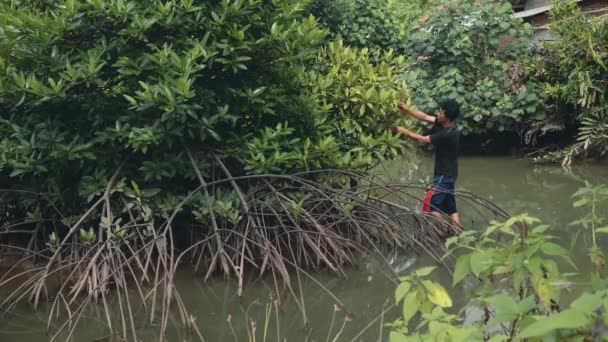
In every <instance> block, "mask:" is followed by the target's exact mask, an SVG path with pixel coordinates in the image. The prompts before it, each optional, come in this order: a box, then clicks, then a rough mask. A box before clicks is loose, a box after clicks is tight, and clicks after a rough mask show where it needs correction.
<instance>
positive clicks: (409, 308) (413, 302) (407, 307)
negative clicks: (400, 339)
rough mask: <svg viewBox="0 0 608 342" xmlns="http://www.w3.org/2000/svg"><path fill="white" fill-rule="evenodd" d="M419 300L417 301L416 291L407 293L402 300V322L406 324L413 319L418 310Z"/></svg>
mask: <svg viewBox="0 0 608 342" xmlns="http://www.w3.org/2000/svg"><path fill="white" fill-rule="evenodd" d="M420 304H421V303H420V300H419V299H418V291H412V292H408V294H407V295H406V296H405V299H404V300H403V320H404V321H405V322H406V323H407V322H409V321H410V319H412V317H414V315H415V314H416V312H418V308H419V307H420Z"/></svg>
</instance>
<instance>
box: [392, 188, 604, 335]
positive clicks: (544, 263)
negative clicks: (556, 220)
mask: <svg viewBox="0 0 608 342" xmlns="http://www.w3.org/2000/svg"><path fill="white" fill-rule="evenodd" d="M573 197H574V198H575V199H576V201H575V202H574V206H576V207H586V208H588V209H589V212H588V214H586V215H585V216H583V217H582V218H581V219H580V220H578V221H576V222H575V224H577V225H581V226H582V227H583V228H586V229H589V230H591V235H592V243H593V244H592V246H591V248H590V259H591V262H592V263H593V265H594V266H595V269H596V271H595V272H593V273H592V274H591V288H590V289H589V290H591V291H590V292H584V291H580V292H581V294H580V295H579V296H578V298H575V299H574V300H572V301H571V302H570V303H564V301H563V300H561V298H560V297H561V296H560V293H561V292H562V289H563V288H564V287H566V286H568V287H570V285H571V284H570V283H569V282H568V281H566V279H567V278H568V276H569V274H567V273H563V272H562V271H561V269H560V268H561V267H560V265H561V266H563V265H564V264H568V265H570V266H571V267H572V268H574V269H577V267H576V265H574V263H573V262H572V260H571V259H570V257H569V251H568V250H567V249H566V248H564V247H562V246H560V244H559V243H558V241H557V240H558V239H557V237H556V236H554V235H552V229H551V227H549V226H547V225H543V224H540V221H539V220H538V219H536V218H533V217H530V216H528V215H518V216H515V217H512V218H511V219H509V220H507V221H506V222H493V223H492V224H491V225H490V226H489V227H488V228H487V229H486V230H485V231H484V232H481V233H477V232H474V231H466V232H464V233H462V234H461V235H459V236H456V237H452V238H450V239H448V241H447V242H446V247H447V248H449V250H448V252H447V254H446V256H448V255H453V253H455V252H458V258H457V261H456V265H455V268H454V273H453V283H452V286H453V287H454V291H458V287H459V286H462V284H463V283H467V286H466V287H467V288H468V293H467V299H466V301H465V303H464V305H463V307H462V309H461V310H460V311H459V313H458V314H450V313H448V312H446V311H444V309H447V308H449V307H451V306H452V300H451V297H450V295H449V294H448V292H447V291H446V290H445V289H444V288H443V287H442V286H441V285H440V284H438V283H437V282H433V281H432V280H430V279H428V276H429V275H430V274H431V272H432V270H433V268H432V267H430V268H428V267H427V268H422V269H419V270H417V271H415V272H414V273H412V274H411V275H409V276H407V277H404V278H402V279H401V281H402V283H401V284H400V285H399V287H398V288H397V289H396V291H395V299H396V302H397V303H398V304H399V303H401V302H403V303H402V306H403V315H402V317H401V318H400V319H398V320H397V321H395V322H394V323H393V324H391V326H392V331H391V341H392V342H399V341H435V340H442V341H512V340H524V339H532V340H536V339H542V340H545V339H554V340H581V341H583V340H586V339H587V338H590V337H594V338H595V337H600V336H601V335H602V333H603V331H605V329H607V328H608V320H606V316H605V312H606V310H607V309H608V281H606V279H605V278H604V277H603V276H602V273H601V272H602V266H603V257H602V255H603V254H602V252H601V249H600V247H599V246H600V245H599V244H598V243H597V241H596V234H597V233H608V229H607V228H606V227H601V228H600V227H598V226H599V225H601V224H604V222H605V217H604V215H603V214H600V210H599V208H600V207H602V206H603V205H605V204H606V203H608V191H607V188H606V186H604V185H599V186H591V185H587V186H586V187H585V188H581V189H580V190H579V191H577V192H576V193H575V194H574V195H573ZM601 213H605V211H601ZM577 235H578V233H577ZM575 240H576V239H575ZM560 260H561V262H558V261H560ZM469 277H471V278H475V279H478V280H479V281H480V282H481V283H479V284H477V281H473V280H472V279H471V282H467V278H469ZM565 304H566V305H565ZM470 310H476V311H477V312H480V313H481V315H479V317H478V318H473V319H471V318H470V317H468V320H467V324H466V325H463V324H462V323H463V322H464V317H465V315H466V313H467V312H470ZM415 323H418V324H417V325H415Z"/></svg>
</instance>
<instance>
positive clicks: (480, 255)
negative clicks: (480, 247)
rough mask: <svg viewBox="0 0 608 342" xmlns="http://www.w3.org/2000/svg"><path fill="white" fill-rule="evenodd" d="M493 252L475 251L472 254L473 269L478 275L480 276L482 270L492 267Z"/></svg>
mask: <svg viewBox="0 0 608 342" xmlns="http://www.w3.org/2000/svg"><path fill="white" fill-rule="evenodd" d="M490 257H491V254H490V253H488V252H486V251H481V252H475V253H473V254H471V260H470V264H471V271H472V272H473V274H475V275H476V276H479V274H481V272H483V271H485V270H486V269H488V267H490V265H491V262H492V260H491V259H490Z"/></svg>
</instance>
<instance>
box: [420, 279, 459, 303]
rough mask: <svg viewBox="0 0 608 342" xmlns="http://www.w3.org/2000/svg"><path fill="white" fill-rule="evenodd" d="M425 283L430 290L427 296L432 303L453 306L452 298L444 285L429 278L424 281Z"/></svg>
mask: <svg viewBox="0 0 608 342" xmlns="http://www.w3.org/2000/svg"><path fill="white" fill-rule="evenodd" d="M423 284H424V286H425V287H426V290H427V291H428V294H427V297H428V299H429V301H430V302H431V303H433V304H435V305H438V306H440V307H442V308H449V307H452V298H450V295H449V294H448V292H447V291H446V290H445V289H444V288H443V286H441V285H439V284H437V283H434V282H431V281H428V280H425V281H423Z"/></svg>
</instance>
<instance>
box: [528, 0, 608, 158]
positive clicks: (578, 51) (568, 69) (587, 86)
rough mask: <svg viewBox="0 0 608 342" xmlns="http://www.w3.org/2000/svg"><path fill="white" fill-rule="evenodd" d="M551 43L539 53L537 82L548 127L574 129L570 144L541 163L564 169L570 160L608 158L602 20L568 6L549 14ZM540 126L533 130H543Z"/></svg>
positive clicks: (607, 73) (606, 23)
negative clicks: (561, 165) (556, 163)
mask: <svg viewBox="0 0 608 342" xmlns="http://www.w3.org/2000/svg"><path fill="white" fill-rule="evenodd" d="M551 20H552V21H551V29H550V32H551V34H552V36H553V38H554V40H553V41H550V42H547V43H545V44H544V46H543V47H542V49H541V54H540V56H539V57H540V59H539V62H538V68H537V71H536V72H537V77H538V80H539V83H540V84H541V85H542V87H540V88H539V92H540V93H541V94H543V95H544V97H545V100H544V110H545V112H546V113H547V116H548V123H550V124H553V125H558V126H560V127H564V126H574V128H575V129H577V130H578V134H577V137H576V142H575V143H574V144H573V145H571V146H569V147H567V148H566V149H565V150H563V151H558V152H557V153H552V154H550V155H548V156H545V157H544V158H543V160H562V161H563V163H564V164H570V163H571V162H572V159H573V158H575V157H595V158H597V159H599V158H602V157H605V156H606V155H607V154H608V90H607V88H606V82H608V68H607V66H608V53H607V50H606V46H608V19H606V18H605V17H599V18H593V17H587V16H585V15H583V14H582V13H581V11H580V9H579V7H578V6H577V4H576V3H575V2H574V1H562V2H559V3H557V4H556V6H555V7H554V8H553V9H552V10H551ZM543 125H546V123H541V124H539V125H537V126H539V127H540V126H543Z"/></svg>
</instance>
